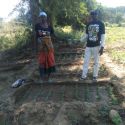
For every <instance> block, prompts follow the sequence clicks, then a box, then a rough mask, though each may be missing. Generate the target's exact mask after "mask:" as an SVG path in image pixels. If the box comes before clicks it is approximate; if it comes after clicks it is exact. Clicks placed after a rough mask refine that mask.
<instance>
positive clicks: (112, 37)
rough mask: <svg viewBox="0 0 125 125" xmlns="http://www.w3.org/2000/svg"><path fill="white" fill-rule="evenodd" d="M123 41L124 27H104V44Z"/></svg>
mask: <svg viewBox="0 0 125 125" xmlns="http://www.w3.org/2000/svg"><path fill="white" fill-rule="evenodd" d="M120 41H122V42H123V41H125V27H106V44H107V45H112V44H116V43H118V42H120Z"/></svg>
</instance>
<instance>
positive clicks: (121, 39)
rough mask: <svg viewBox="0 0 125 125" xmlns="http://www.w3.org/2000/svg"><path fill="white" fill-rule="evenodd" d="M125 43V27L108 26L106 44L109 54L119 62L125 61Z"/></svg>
mask: <svg viewBox="0 0 125 125" xmlns="http://www.w3.org/2000/svg"><path fill="white" fill-rule="evenodd" d="M124 44H125V27H106V46H107V47H108V54H109V56H110V57H111V58H112V59H113V60H114V61H116V62H118V63H125V51H124V49H123V47H124ZM113 46H115V47H113ZM112 48H113V49H112ZM124 48H125V47H124Z"/></svg>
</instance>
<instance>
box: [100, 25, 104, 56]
mask: <svg viewBox="0 0 125 125" xmlns="http://www.w3.org/2000/svg"><path fill="white" fill-rule="evenodd" d="M100 42H101V43H100V50H99V54H100V55H102V54H103V50H104V46H105V25H104V24H103V23H102V27H101V40H100Z"/></svg>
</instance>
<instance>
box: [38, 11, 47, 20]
mask: <svg viewBox="0 0 125 125" xmlns="http://www.w3.org/2000/svg"><path fill="white" fill-rule="evenodd" d="M39 19H40V21H41V22H45V21H47V14H46V13H45V12H43V11H42V12H40V13H39Z"/></svg>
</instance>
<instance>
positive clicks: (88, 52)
mask: <svg viewBox="0 0 125 125" xmlns="http://www.w3.org/2000/svg"><path fill="white" fill-rule="evenodd" d="M90 57H91V48H90V47H86V49H85V55H84V63H83V71H82V78H86V77H87V73H88V67H89V61H90Z"/></svg>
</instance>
